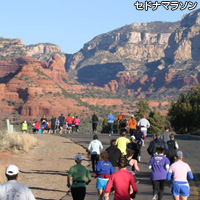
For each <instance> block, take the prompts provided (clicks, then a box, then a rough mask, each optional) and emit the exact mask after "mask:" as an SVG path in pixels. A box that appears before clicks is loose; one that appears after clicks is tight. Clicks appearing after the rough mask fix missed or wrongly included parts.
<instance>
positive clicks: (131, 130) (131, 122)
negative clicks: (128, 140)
mask: <svg viewBox="0 0 200 200" xmlns="http://www.w3.org/2000/svg"><path fill="white" fill-rule="evenodd" d="M128 124H129V133H130V136H132V135H133V133H134V132H135V131H136V129H137V121H136V119H135V116H134V115H131V119H129V121H128Z"/></svg>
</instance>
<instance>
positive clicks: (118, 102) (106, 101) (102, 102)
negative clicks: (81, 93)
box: [81, 98, 123, 106]
mask: <svg viewBox="0 0 200 200" xmlns="http://www.w3.org/2000/svg"><path fill="white" fill-rule="evenodd" d="M81 100H82V101H83V102H87V103H88V104H90V105H102V106H103V105H105V106H113V105H122V104H123V102H122V100H121V99H95V98H81Z"/></svg>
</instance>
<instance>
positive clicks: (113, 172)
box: [0, 112, 193, 200]
mask: <svg viewBox="0 0 200 200" xmlns="http://www.w3.org/2000/svg"><path fill="white" fill-rule="evenodd" d="M107 119H108V127H109V136H112V134H113V123H114V119H115V117H114V116H113V115H112V113H110V114H109V115H108V117H107ZM117 120H118V125H119V129H120V136H119V137H118V138H117V139H111V140H110V146H109V147H108V148H106V149H105V150H104V147H103V145H102V143H101V141H100V140H99V139H98V135H97V134H96V133H97V124H98V117H97V115H96V113H95V112H94V114H93V116H92V130H93V133H94V134H93V140H92V141H91V142H90V143H89V145H88V149H87V150H88V152H89V153H90V155H91V161H92V172H91V173H90V171H89V170H88V168H87V167H85V166H83V165H82V164H81V163H82V156H81V155H76V157H75V162H76V165H74V166H72V167H71V168H70V169H69V173H68V178H67V186H68V187H69V188H70V192H71V194H72V197H73V199H74V200H84V199H85V195H86V185H88V184H89V183H90V182H91V179H92V177H95V178H96V180H97V181H96V189H97V191H98V199H99V200H103V199H105V200H108V199H109V194H110V193H114V200H131V199H134V198H135V197H136V194H137V190H138V189H137V184H138V183H139V179H138V178H137V174H138V173H142V172H141V170H140V167H139V165H140V164H139V163H140V162H141V148H143V146H145V139H146V136H147V130H148V128H149V127H150V123H149V121H148V120H147V119H146V115H145V114H144V115H143V117H142V118H141V119H140V120H139V121H138V122H137V121H136V119H135V117H134V115H132V116H131V118H130V119H129V120H127V118H126V116H125V115H123V114H122V113H120V114H119V115H118V116H117ZM58 121H59V122H58ZM24 123H26V122H24ZM40 123H41V124H40ZM40 123H39V122H37V121H36V122H35V123H34V124H33V129H34V132H35V133H37V132H38V131H39V127H40V126H41V127H42V132H43V133H48V132H49V129H48V128H49V124H50V123H51V128H50V130H51V131H52V133H55V132H56V130H57V129H58V130H59V133H62V132H63V131H64V132H66V133H70V132H71V131H72V130H73V124H75V130H76V131H78V127H79V124H80V120H79V119H78V116H76V118H73V117H71V116H70V114H68V116H67V117H66V118H65V117H64V116H63V114H61V115H60V116H59V117H58V119H57V118H55V117H52V119H51V120H49V121H48V120H47V118H46V117H45V116H43V117H42V118H41V120H40ZM24 126H25V125H24ZM22 127H23V124H22ZM47 127H48V128H47ZM127 130H129V135H130V138H128V136H127V132H128V131H127ZM178 149H179V145H178V143H177V141H175V140H174V134H173V133H172V132H170V127H169V126H168V125H166V126H165V131H164V132H163V133H160V132H156V133H154V134H153V138H152V140H151V141H150V143H149V146H148V148H147V153H148V154H149V155H150V160H149V164H148V168H149V169H150V170H151V183H152V188H153V192H152V200H162V197H163V191H164V188H165V183H166V181H167V180H171V179H173V181H172V188H171V193H172V195H173V198H174V199H175V200H179V199H181V200H187V198H188V196H189V195H190V193H189V184H188V180H190V179H193V174H192V171H191V168H190V167H189V165H188V164H187V163H185V162H183V152H182V151H179V150H178ZM18 173H19V170H18V168H17V167H16V166H13V165H11V166H8V167H7V168H6V176H7V179H8V182H7V183H5V184H2V185H0V200H1V199H14V198H11V197H12V195H13V196H15V195H19V196H20V195H21V199H22V197H23V196H25V195H26V193H27V198H24V197H23V199H29V200H34V199H35V198H34V196H33V194H32V192H31V191H30V190H29V189H28V188H27V187H26V186H24V185H22V184H21V185H20V184H19V183H18V182H17V178H18ZM86 179H87V180H86ZM18 189H19V190H20V192H16V191H17V190H18ZM19 199H20V198H19Z"/></svg>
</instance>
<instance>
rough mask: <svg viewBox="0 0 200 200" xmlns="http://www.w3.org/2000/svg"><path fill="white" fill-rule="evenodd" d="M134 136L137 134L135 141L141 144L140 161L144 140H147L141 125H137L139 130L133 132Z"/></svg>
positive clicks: (139, 159)
mask: <svg viewBox="0 0 200 200" xmlns="http://www.w3.org/2000/svg"><path fill="white" fill-rule="evenodd" d="M133 136H135V143H137V144H138V146H139V153H138V162H140V161H141V147H142V144H143V141H144V140H145V135H144V133H143V132H142V131H141V128H140V126H137V130H136V131H135V132H134V133H133Z"/></svg>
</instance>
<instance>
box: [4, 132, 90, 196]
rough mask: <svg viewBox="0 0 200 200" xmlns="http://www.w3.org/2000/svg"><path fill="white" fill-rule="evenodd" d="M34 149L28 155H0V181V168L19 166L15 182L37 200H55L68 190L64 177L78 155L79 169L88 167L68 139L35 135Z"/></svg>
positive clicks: (74, 145) (84, 156)
mask: <svg viewBox="0 0 200 200" xmlns="http://www.w3.org/2000/svg"><path fill="white" fill-rule="evenodd" d="M35 137H37V139H38V145H37V146H36V147H35V148H34V149H32V150H31V151H30V152H29V153H27V154H23V155H13V154H11V153H0V165H1V179H0V182H1V183H2V182H5V180H6V179H5V177H3V176H2V168H3V169H4V168H5V166H6V165H9V164H15V165H17V166H19V169H20V175H19V182H21V183H23V184H25V185H26V186H28V187H29V188H30V189H31V190H32V192H33V194H34V196H35V197H36V198H37V199H48V200H53V199H54V200H59V199H61V198H62V197H63V196H65V194H66V191H67V190H68V188H67V186H66V183H67V173H68V170H69V168H70V166H72V165H74V164H75V162H74V157H75V155H76V154H81V155H82V157H83V159H85V160H83V165H86V166H87V165H88V161H87V154H86V151H85V149H83V148H82V147H81V146H79V145H77V144H74V143H72V142H71V141H70V140H69V139H67V138H64V137H58V136H53V135H35Z"/></svg>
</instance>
